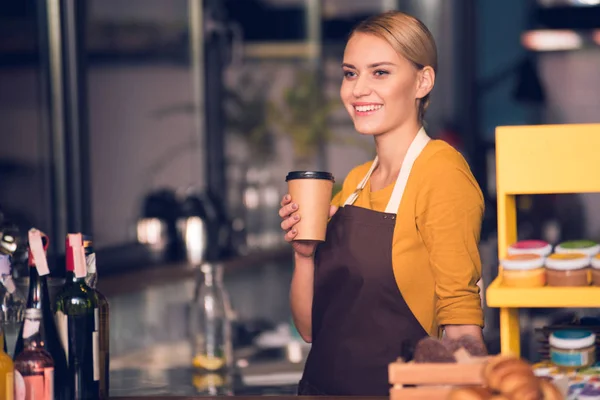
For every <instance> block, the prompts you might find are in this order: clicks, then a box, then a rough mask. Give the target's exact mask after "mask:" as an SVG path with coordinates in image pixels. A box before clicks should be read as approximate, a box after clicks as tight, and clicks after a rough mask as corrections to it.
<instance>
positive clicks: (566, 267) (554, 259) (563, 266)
mask: <svg viewBox="0 0 600 400" xmlns="http://www.w3.org/2000/svg"><path fill="white" fill-rule="evenodd" d="M589 265H590V258H589V257H588V256H587V255H585V254H577V253H562V254H557V253H554V254H551V255H550V256H548V258H546V268H548V269H554V270H560V271H571V270H575V269H581V268H585V267H587V266H589Z"/></svg>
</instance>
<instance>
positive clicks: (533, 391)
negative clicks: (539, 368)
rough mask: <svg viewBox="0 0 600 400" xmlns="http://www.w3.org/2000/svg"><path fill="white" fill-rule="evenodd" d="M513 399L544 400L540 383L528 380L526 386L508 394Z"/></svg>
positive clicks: (535, 380)
mask: <svg viewBox="0 0 600 400" xmlns="http://www.w3.org/2000/svg"><path fill="white" fill-rule="evenodd" d="M508 394H509V395H510V397H511V398H513V399H515V400H516V399H518V400H542V399H543V397H542V390H541V388H540V383H539V381H538V380H537V379H536V378H534V379H528V380H527V382H526V383H525V384H524V385H521V386H519V387H518V388H517V389H515V390H513V391H511V392H510V393H508Z"/></svg>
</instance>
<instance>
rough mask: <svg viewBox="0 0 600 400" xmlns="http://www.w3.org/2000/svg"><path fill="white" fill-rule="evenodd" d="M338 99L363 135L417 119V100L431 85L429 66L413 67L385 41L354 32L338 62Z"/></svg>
mask: <svg viewBox="0 0 600 400" xmlns="http://www.w3.org/2000/svg"><path fill="white" fill-rule="evenodd" d="M342 68H343V71H344V79H343V82H342V87H341V89H340V95H341V98H342V102H343V103H344V106H345V107H346V110H348V113H349V114H350V117H351V118H352V120H353V121H354V127H355V129H356V130H357V131H358V132H359V133H361V134H364V135H380V134H383V133H387V132H390V131H393V130H395V129H397V128H398V127H400V126H402V125H403V124H405V123H406V122H407V121H411V120H414V121H418V119H419V117H418V108H419V99H421V98H423V97H424V96H425V95H427V94H428V93H429V92H430V91H431V89H432V88H433V79H434V75H433V74H434V73H433V70H432V69H431V68H430V67H425V68H422V69H419V68H417V67H416V66H415V65H414V64H413V63H411V62H410V61H409V60H407V59H406V58H404V57H402V56H401V55H400V54H399V53H398V52H397V51H396V50H395V49H394V48H393V47H392V46H391V45H390V44H389V43H388V42H387V41H386V40H384V39H381V38H379V37H377V36H375V35H371V34H366V33H360V32H358V33H355V34H353V35H352V37H351V38H350V40H349V41H348V43H347V45H346V50H345V52H344V61H343V64H342Z"/></svg>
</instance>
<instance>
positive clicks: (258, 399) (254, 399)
mask: <svg viewBox="0 0 600 400" xmlns="http://www.w3.org/2000/svg"><path fill="white" fill-rule="evenodd" d="M230 398H231V397H221V396H216V397H212V396H208V397H202V396H200V397H177V396H175V397H152V400H172V399H178V400H196V399H230ZM235 398H236V399H239V400H265V396H235ZM388 398H389V397H387V396H384V397H360V396H277V399H278V400H297V399H301V400H302V399H303V400H329V399H336V400H370V399H373V400H375V399H377V400H381V399H388ZM111 399H113V400H147V399H148V398H147V397H111Z"/></svg>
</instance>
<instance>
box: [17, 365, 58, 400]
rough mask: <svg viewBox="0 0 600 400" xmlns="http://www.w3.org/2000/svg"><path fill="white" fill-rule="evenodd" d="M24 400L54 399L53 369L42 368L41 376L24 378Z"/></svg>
mask: <svg viewBox="0 0 600 400" xmlns="http://www.w3.org/2000/svg"><path fill="white" fill-rule="evenodd" d="M24 380H25V398H24V400H53V399H54V368H44V374H43V375H30V376H26V377H24Z"/></svg>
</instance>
